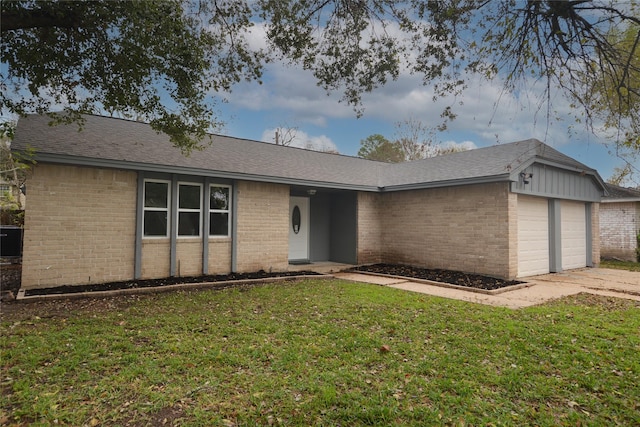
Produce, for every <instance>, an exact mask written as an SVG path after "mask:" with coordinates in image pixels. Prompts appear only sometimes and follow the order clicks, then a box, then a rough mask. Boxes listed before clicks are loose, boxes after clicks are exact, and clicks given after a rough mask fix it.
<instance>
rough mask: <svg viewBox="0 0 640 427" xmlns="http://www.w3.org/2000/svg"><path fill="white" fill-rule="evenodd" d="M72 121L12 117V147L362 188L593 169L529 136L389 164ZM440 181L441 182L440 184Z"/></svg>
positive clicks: (110, 122)
mask: <svg viewBox="0 0 640 427" xmlns="http://www.w3.org/2000/svg"><path fill="white" fill-rule="evenodd" d="M85 118H86V122H85V123H84V124H83V126H82V131H78V125H77V124H71V125H57V126H48V123H49V121H50V119H49V118H48V117H46V116H38V115H31V116H27V117H25V118H22V119H20V121H19V123H18V128H17V130H16V136H15V138H14V140H13V142H12V148H13V149H16V150H24V149H26V148H27V147H28V146H30V147H33V148H35V149H36V153H37V158H38V159H40V160H41V161H60V162H66V163H75V164H98V163H96V162H99V164H101V165H111V166H114V167H123V168H131V169H144V170H157V171H176V170H178V171H181V172H182V173H189V172H191V173H193V174H204V175H211V176H226V177H234V178H239V179H250V180H251V179H255V180H269V181H279V182H290V183H301V184H307V185H317V186H323V187H332V188H359V189H364V190H372V191H373V190H377V189H384V188H387V189H391V188H398V189H400V188H402V187H405V186H415V185H428V186H437V185H439V183H448V182H453V181H455V182H458V181H464V182H474V181H476V182H479V181H481V180H486V179H491V180H494V181H496V180H509V175H510V174H512V173H513V171H516V170H518V169H520V168H522V167H525V166H527V165H529V164H531V163H532V162H533V161H534V160H535V161H547V162H552V163H553V164H557V165H560V166H563V167H567V168H570V169H573V170H580V171H585V172H588V173H594V174H596V172H595V171H594V170H593V169H590V168H588V167H587V166H585V165H584V164H582V163H580V162H577V161H576V160H574V159H572V158H571V157H568V156H565V155H564V154H562V153H560V152H558V151H557V150H555V149H553V148H551V147H549V146H548V145H545V144H543V143H542V142H540V141H538V140H535V139H529V140H525V141H519V142H514V143H510V144H501V145H495V146H492V147H486V148H480V149H476V150H470V151H465V152H460V153H453V154H448V155H444V156H439V157H434V158H429V159H424V160H418V161H414V162H407V163H399V164H390V163H381V162H375V161H370V160H365V159H361V158H357V157H350V156H345V155H339V154H330V153H321V152H316V151H310V150H304V149H300V148H293V147H284V146H280V145H274V144H270V143H265V142H257V141H250V140H246V139H239V138H232V137H228V136H222V135H210V136H209V138H211V145H210V146H207V147H206V148H205V149H204V150H202V151H195V150H194V151H193V152H192V153H191V155H190V156H188V157H186V156H184V155H183V154H182V153H181V151H180V150H179V149H178V148H175V147H174V146H172V144H171V143H170V142H169V138H168V137H167V136H166V135H164V134H158V133H156V132H155V131H154V130H153V129H151V127H150V126H149V125H147V124H144V123H139V122H133V121H128V120H122V119H113V118H109V117H100V116H85ZM443 185H444V184H443Z"/></svg>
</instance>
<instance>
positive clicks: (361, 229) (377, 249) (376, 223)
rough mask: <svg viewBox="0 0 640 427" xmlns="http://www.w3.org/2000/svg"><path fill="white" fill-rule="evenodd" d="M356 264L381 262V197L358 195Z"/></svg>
mask: <svg viewBox="0 0 640 427" xmlns="http://www.w3.org/2000/svg"><path fill="white" fill-rule="evenodd" d="M357 203H358V220H357V227H358V242H357V247H358V258H357V259H358V264H374V263H378V262H382V261H383V259H382V222H381V215H382V196H381V195H380V194H376V193H363V192H360V193H358V202H357Z"/></svg>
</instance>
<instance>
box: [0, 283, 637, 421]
mask: <svg viewBox="0 0 640 427" xmlns="http://www.w3.org/2000/svg"><path fill="white" fill-rule="evenodd" d="M59 304H61V306H59V307H56V306H55V305H54V306H51V305H49V306H47V307H48V309H47V310H44V311H43V312H40V313H39V312H35V311H34V312H33V313H32V314H31V315H29V316H26V317H23V318H21V319H17V318H11V316H9V317H0V350H1V353H0V367H1V369H2V372H1V379H0V380H1V386H2V389H1V394H0V425H51V424H58V425H74V426H80V425H87V426H98V425H134V426H135V425H139V426H143V425H194V426H198V425H201V426H208V425H221V426H236V425H238V426H240V425H247V426H248V425H297V426H303V425H305V426H306V425H344V426H346V425H348V426H354V425H355V426H358V425H390V424H395V425H496V426H498V425H539V426H545V425H548V426H552V425H572V426H575V425H640V357H638V355H639V354H640V305H639V304H638V303H637V302H634V301H627V300H619V299H614V298H606V297H597V296H592V295H585V294H582V295H578V296H575V297H571V298H566V299H563V300H559V301H555V302H552V303H549V304H546V305H544V306H538V307H531V308H527V309H522V310H518V311H512V310H509V309H504V308H496V307H488V306H483V305H478V304H471V303H466V302H461V301H454V300H446V299H441V298H437V297H431V296H427V295H421V294H414V293H409V292H404V291H399V290H395V289H390V288H385V287H381V286H376V285H369V284H354V283H349V282H344V281H340V280H305V281H300V282H293V283H279V284H267V285H263V286H257V287H253V288H249V289H227V290H223V291H212V290H207V291H194V292H176V293H170V294H161V295H147V296H132V297H124V298H116V299H105V300H94V301H90V300H89V301H85V302H84V303H82V302H77V301H76V302H66V303H59ZM37 307H38V305H34V306H32V309H34V310H35V309H36V308H37Z"/></svg>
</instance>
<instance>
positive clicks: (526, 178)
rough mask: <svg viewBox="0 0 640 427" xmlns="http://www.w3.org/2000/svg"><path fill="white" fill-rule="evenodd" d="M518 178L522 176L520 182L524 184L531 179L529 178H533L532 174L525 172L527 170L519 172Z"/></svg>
mask: <svg viewBox="0 0 640 427" xmlns="http://www.w3.org/2000/svg"><path fill="white" fill-rule="evenodd" d="M520 178H522V182H523V183H524V184H528V183H529V181H531V178H533V174H532V173H527V172H520Z"/></svg>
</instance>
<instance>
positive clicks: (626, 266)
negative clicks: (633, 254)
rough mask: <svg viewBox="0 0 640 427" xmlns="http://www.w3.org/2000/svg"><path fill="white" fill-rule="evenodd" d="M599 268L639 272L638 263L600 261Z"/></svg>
mask: <svg viewBox="0 0 640 427" xmlns="http://www.w3.org/2000/svg"><path fill="white" fill-rule="evenodd" d="M600 267H601V268H617V269H619V270H629V271H640V262H633V261H618V260H613V259H603V260H602V261H600Z"/></svg>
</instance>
